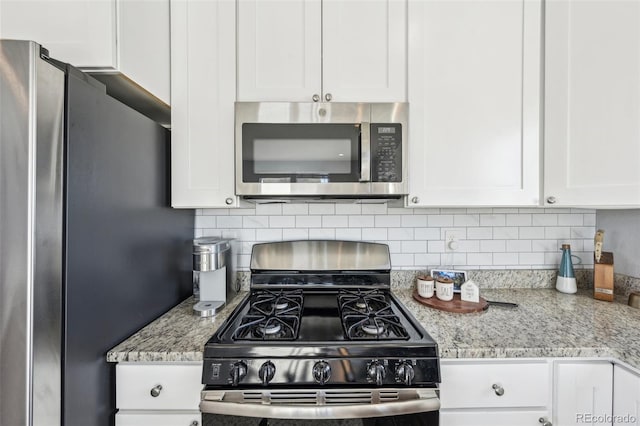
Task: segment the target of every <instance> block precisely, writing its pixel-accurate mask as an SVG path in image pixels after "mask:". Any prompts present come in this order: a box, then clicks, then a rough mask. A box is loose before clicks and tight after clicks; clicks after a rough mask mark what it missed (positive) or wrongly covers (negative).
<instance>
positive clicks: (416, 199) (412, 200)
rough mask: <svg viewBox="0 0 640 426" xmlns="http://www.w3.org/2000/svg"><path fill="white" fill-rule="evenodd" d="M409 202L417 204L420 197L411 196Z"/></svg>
mask: <svg viewBox="0 0 640 426" xmlns="http://www.w3.org/2000/svg"><path fill="white" fill-rule="evenodd" d="M411 202H412V203H413V204H418V203H419V202H420V198H418V197H413V198H412V199H411Z"/></svg>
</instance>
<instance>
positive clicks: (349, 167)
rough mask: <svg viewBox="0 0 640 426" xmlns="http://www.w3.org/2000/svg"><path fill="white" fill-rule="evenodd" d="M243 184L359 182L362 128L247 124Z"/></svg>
mask: <svg viewBox="0 0 640 426" xmlns="http://www.w3.org/2000/svg"><path fill="white" fill-rule="evenodd" d="M242 131H243V135H242V156H243V158H242V160H243V161H242V164H243V172H242V174H243V180H244V182H276V181H286V182H293V183H295V182H318V183H327V182H354V181H355V182H357V181H358V178H359V176H360V126H359V125H354V124H265V123H245V124H244V125H243V129H242Z"/></svg>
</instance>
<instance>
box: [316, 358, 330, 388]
mask: <svg viewBox="0 0 640 426" xmlns="http://www.w3.org/2000/svg"><path fill="white" fill-rule="evenodd" d="M312 373H313V380H315V381H316V382H318V383H320V384H321V385H324V384H325V383H327V382H328V381H329V378H330V377H331V366H330V365H329V363H328V362H327V361H318V362H316V363H315V365H314V366H313V371H312Z"/></svg>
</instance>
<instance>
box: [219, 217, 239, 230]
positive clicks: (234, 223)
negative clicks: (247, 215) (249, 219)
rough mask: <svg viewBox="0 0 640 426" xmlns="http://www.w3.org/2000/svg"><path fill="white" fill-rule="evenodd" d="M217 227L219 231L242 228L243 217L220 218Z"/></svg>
mask: <svg viewBox="0 0 640 426" xmlns="http://www.w3.org/2000/svg"><path fill="white" fill-rule="evenodd" d="M216 225H217V226H216V227H217V228H218V229H229V228H242V216H218V217H217V220H216Z"/></svg>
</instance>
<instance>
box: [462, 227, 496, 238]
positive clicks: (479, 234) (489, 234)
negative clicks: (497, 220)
mask: <svg viewBox="0 0 640 426" xmlns="http://www.w3.org/2000/svg"><path fill="white" fill-rule="evenodd" d="M467 238H469V239H474V240H490V239H492V238H493V228H467Z"/></svg>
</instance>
